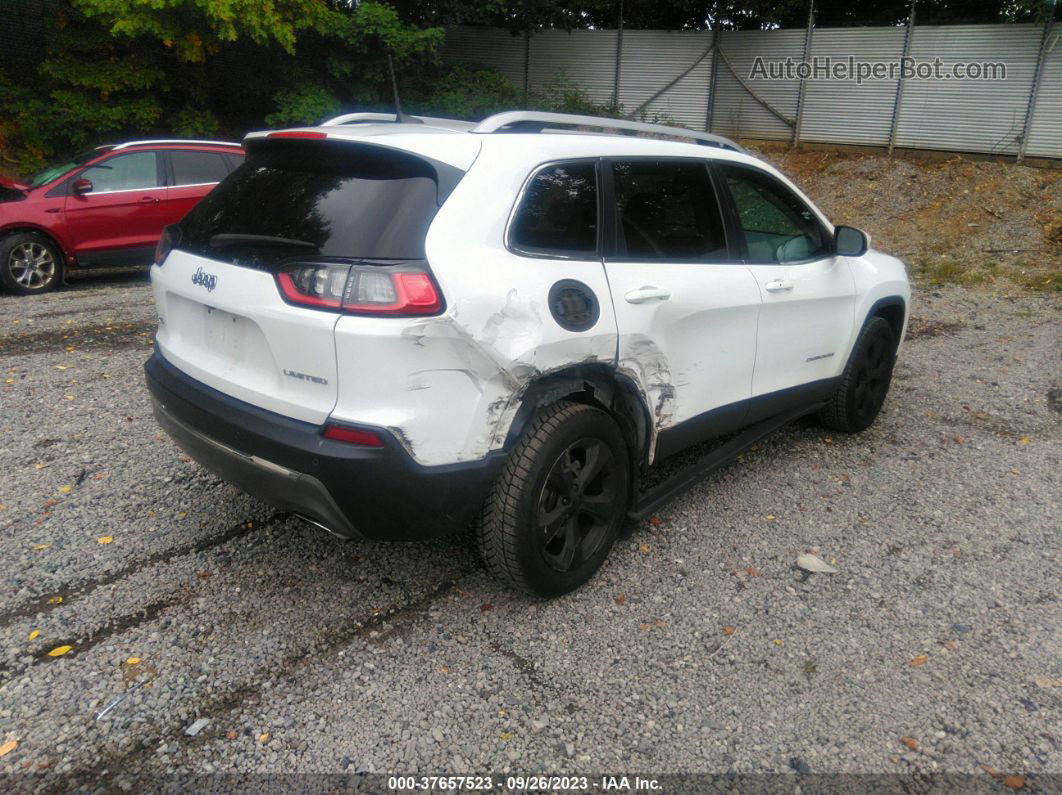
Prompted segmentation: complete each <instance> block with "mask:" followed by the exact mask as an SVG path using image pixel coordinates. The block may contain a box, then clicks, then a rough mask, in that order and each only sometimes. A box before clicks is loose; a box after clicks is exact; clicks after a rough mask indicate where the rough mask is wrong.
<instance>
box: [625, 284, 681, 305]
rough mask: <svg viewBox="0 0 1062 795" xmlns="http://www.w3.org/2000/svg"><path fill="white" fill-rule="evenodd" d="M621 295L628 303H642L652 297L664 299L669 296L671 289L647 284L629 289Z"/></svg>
mask: <svg viewBox="0 0 1062 795" xmlns="http://www.w3.org/2000/svg"><path fill="white" fill-rule="evenodd" d="M623 297H624V298H625V299H626V300H627V303H628V304H644V303H645V302H646V301H652V300H654V299H657V300H660V301H666V300H667V299H668V298H670V297H671V291H670V290H664V289H662V288H660V287H651V286H648V285H647V286H645V287H641V288H639V289H637V290H631V291H630V292H629V293H627V294H626V295H625V296H623Z"/></svg>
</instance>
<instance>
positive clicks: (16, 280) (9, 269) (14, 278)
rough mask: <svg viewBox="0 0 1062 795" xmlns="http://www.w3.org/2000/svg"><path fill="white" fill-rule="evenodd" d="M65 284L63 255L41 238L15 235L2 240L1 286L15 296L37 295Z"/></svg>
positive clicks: (0, 250)
mask: <svg viewBox="0 0 1062 795" xmlns="http://www.w3.org/2000/svg"><path fill="white" fill-rule="evenodd" d="M62 282H63V255H62V252H60V251H59V249H58V248H57V247H56V246H55V244H54V243H52V242H51V241H50V240H48V239H47V238H46V237H44V236H42V235H38V234H35V233H34V232H15V233H14V234H11V235H8V236H7V237H5V238H3V239H2V240H0V284H3V286H4V287H5V288H7V289H8V290H10V291H11V292H13V293H15V294H16V295H36V294H37V293H46V292H48V291H49V290H54V289H55V288H56V287H58V286H59V285H60V284H62Z"/></svg>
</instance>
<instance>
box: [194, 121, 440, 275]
mask: <svg viewBox="0 0 1062 795" xmlns="http://www.w3.org/2000/svg"><path fill="white" fill-rule="evenodd" d="M436 166H438V167H439V168H444V169H448V168H449V167H448V166H444V165H442V164H433V163H431V162H429V161H427V160H424V159H422V158H419V157H416V156H413V155H409V154H406V153H404V152H395V151H393V150H388V149H383V148H382V147H376V146H364V145H358V144H336V145H329V144H324V143H318V142H313V143H278V144H271V145H268V146H267V148H265V149H263V150H261V151H259V152H255V153H253V154H251V155H250V156H249V157H248V158H247V159H246V160H245V161H244V163H243V165H241V166H240V167H239V168H238V169H236V170H235V171H234V172H233V173H232V174H231V175H230V176H229V178H228V179H226V180H225V181H224V182H222V183H221V184H220V185H219V186H218V187H217V188H215V189H214V190H213V191H211V192H210V193H209V194H207V196H206V198H205V199H203V200H202V201H201V202H199V204H197V205H196V206H195V207H194V208H193V209H192V210H191V212H189V213H188V215H186V216H185V218H184V220H183V221H181V241H180V244H179V248H181V249H183V250H185V251H190V252H192V253H196V254H202V255H203V256H207V257H210V258H212V259H218V260H223V261H227V262H233V263H236V264H241V265H254V266H261V265H264V266H268V265H272V264H275V263H278V262H280V261H282V260H285V259H288V258H290V257H293V256H298V257H304V256H306V254H307V253H314V254H316V255H318V256H326V257H341V258H352V259H423V258H424V237H425V235H426V234H427V231H428V227H429V226H430V225H431V221H432V219H433V218H434V217H435V213H436V211H437V210H438V208H439V203H440V198H439V190H438V175H437V172H436ZM270 239H271V240H270ZM278 239H281V240H278Z"/></svg>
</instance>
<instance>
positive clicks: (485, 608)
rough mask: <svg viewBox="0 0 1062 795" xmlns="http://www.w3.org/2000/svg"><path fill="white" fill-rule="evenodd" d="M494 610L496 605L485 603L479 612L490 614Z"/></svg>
mask: <svg viewBox="0 0 1062 795" xmlns="http://www.w3.org/2000/svg"><path fill="white" fill-rule="evenodd" d="M493 609H494V605H492V604H491V603H490V602H484V603H483V604H481V605H480V606H479V612H481V613H489V612H490V611H491V610H493Z"/></svg>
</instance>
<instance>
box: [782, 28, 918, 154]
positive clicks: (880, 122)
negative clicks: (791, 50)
mask: <svg viewBox="0 0 1062 795" xmlns="http://www.w3.org/2000/svg"><path fill="white" fill-rule="evenodd" d="M904 35H905V31H904V29H903V28H834V29H826V30H815V31H814V33H813V34H812V38H811V54H812V57H816V56H817V57H819V58H826V57H830V58H832V59H834V60H843V59H846V58H847V57H848V56H849V55H850V54H854V55H855V56H856V57H857V58H860V59H862V60H867V61H879V60H880V61H897V60H899V59H900V57H901V56H902V55H903V40H904ZM898 83H899V79H898V78H897V79H892V80H889V79H887V78H886V79H883V80H873V81H863V82H862V83H859V82H857V81H856V79H855V78H848V79H845V80H809V81H808V88H807V92H806V93H805V95H804V118H803V123H802V124H801V128H800V139H801V140H802V141H820V142H824V143H840V144H863V145H877V146H884V145H886V144H888V143H889V132H890V130H891V127H892V109H893V106H894V105H895V103H896V87H897V84H898Z"/></svg>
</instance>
